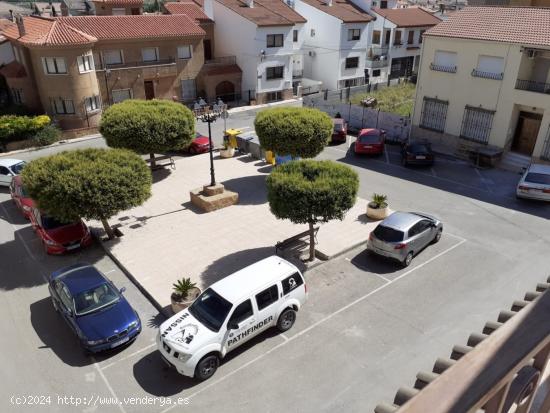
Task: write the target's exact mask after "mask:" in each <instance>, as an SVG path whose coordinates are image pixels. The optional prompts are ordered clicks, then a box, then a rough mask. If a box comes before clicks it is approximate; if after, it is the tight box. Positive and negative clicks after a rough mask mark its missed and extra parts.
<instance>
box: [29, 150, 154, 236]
mask: <svg viewBox="0 0 550 413" xmlns="http://www.w3.org/2000/svg"><path fill="white" fill-rule="evenodd" d="M22 179H23V182H24V184H25V188H26V189H27V191H28V193H29V195H30V197H31V198H32V199H34V201H35V202H36V203H37V204H38V207H39V208H41V209H43V210H44V211H46V213H48V214H49V215H51V216H53V217H55V218H57V219H59V220H61V221H64V222H71V221H75V220H78V219H80V218H85V219H95V220H100V221H101V222H102V223H103V226H104V227H105V231H106V232H107V234H108V235H109V237H110V238H112V236H113V232H112V229H111V227H110V226H109V225H108V222H107V220H108V219H109V218H110V217H112V216H113V215H115V214H117V213H118V212H120V211H124V210H126V209H129V208H132V207H135V206H138V205H141V204H142V203H143V202H145V201H146V200H147V199H148V198H149V197H150V196H151V185H152V178H151V172H150V170H149V168H148V167H147V164H146V163H145V162H144V161H143V159H141V157H139V156H138V155H136V154H135V153H133V152H130V151H128V150H124V149H83V150H77V151H65V152H61V153H59V154H56V155H51V156H47V157H44V158H39V159H36V160H33V161H32V162H30V163H29V164H28V165H27V166H26V167H25V169H24V170H23V173H22Z"/></svg>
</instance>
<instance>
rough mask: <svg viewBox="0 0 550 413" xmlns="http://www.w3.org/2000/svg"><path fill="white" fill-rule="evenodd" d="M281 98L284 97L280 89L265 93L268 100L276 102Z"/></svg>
mask: <svg viewBox="0 0 550 413" xmlns="http://www.w3.org/2000/svg"><path fill="white" fill-rule="evenodd" d="M281 99H283V94H282V92H281V91H280V90H279V91H277V92H268V93H266V94H265V100H266V101H267V102H276V101H278V100H281Z"/></svg>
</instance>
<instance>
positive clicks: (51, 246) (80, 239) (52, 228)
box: [30, 208, 92, 254]
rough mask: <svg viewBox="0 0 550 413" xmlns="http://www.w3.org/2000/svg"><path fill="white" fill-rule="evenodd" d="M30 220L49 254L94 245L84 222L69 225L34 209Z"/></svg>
mask: <svg viewBox="0 0 550 413" xmlns="http://www.w3.org/2000/svg"><path fill="white" fill-rule="evenodd" d="M30 220H31V224H32V227H33V229H34V230H35V232H36V233H37V234H38V236H39V237H40V238H41V239H42V244H43V245H44V250H45V251H46V253H48V254H63V253H65V252H68V251H72V250H74V249H77V248H80V247H86V246H88V245H90V244H91V243H92V236H91V234H90V230H89V229H88V227H87V226H86V224H84V222H82V220H79V221H78V222H73V223H69V224H67V223H63V222H59V221H58V220H56V219H54V218H52V217H48V216H46V215H44V214H43V213H42V211H40V210H39V209H38V208H32V210H31V214H30Z"/></svg>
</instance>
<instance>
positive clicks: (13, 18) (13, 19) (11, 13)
mask: <svg viewBox="0 0 550 413" xmlns="http://www.w3.org/2000/svg"><path fill="white" fill-rule="evenodd" d="M9 12H10V20H11V21H12V22H14V23H15V17H14V16H13V10H11V9H10V10H9Z"/></svg>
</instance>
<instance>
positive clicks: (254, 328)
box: [227, 316, 273, 347]
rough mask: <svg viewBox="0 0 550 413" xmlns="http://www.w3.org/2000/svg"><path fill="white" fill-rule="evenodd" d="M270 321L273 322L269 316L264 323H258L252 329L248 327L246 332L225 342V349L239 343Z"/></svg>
mask: <svg viewBox="0 0 550 413" xmlns="http://www.w3.org/2000/svg"><path fill="white" fill-rule="evenodd" d="M271 320H273V316H269V317H267V318H266V319H265V320H264V321H260V322H259V323H258V324H256V325H255V326H253V327H250V328H249V329H248V330H246V331H243V332H242V333H240V334H239V335H238V336H235V337H233V338H232V339H230V340H228V341H227V347H229V346H231V345H233V344H235V343H237V342H239V341H240V340H241V339H242V338H244V337H246V336H248V335H249V334H250V333H252V332H254V331H256V330H257V329H259V328H262V327H263V326H265V325H266V324H267V323H269V322H270V321H271Z"/></svg>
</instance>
